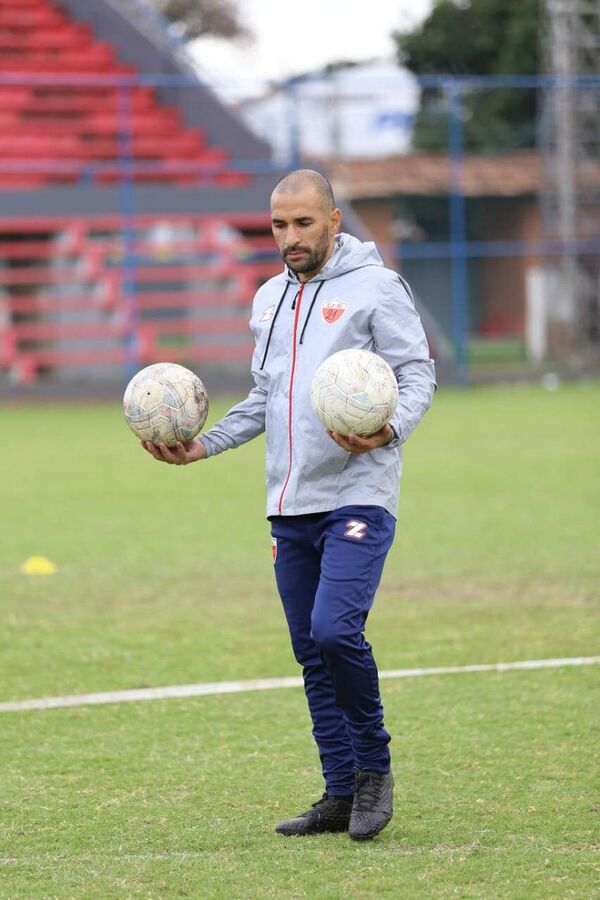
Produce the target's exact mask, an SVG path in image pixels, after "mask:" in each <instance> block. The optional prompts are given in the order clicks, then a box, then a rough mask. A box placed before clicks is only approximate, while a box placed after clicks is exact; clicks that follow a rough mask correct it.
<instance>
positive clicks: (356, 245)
mask: <svg viewBox="0 0 600 900" xmlns="http://www.w3.org/2000/svg"><path fill="white" fill-rule="evenodd" d="M383 264H384V263H383V260H382V258H381V256H380V255H379V253H378V251H377V248H376V246H375V244H374V243H373V242H372V241H359V240H358V238H355V237H353V236H352V235H351V234H345V233H344V232H342V233H341V234H336V236H335V247H334V250H333V253H332V254H331V256H330V257H329V259H328V260H327V262H326V263H325V265H324V266H323V268H322V269H321V270H320V272H317V274H316V275H314V276H313V277H312V278H311V279H310V280H311V281H328V280H329V279H330V278H337V277H338V275H345V274H346V272H353V271H354V270H355V269H361V268H362V267H363V266H383ZM285 277H286V280H287V281H292V282H295V283H297V282H298V277H297V275H296V273H295V272H292V270H291V269H290V268H289V267H288V266H286V267H285Z"/></svg>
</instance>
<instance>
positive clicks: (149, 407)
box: [123, 363, 208, 447]
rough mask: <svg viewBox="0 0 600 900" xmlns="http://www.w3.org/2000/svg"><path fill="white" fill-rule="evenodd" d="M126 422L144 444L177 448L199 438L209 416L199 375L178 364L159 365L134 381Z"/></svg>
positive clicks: (126, 405) (129, 387)
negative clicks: (178, 442)
mask: <svg viewBox="0 0 600 900" xmlns="http://www.w3.org/2000/svg"><path fill="white" fill-rule="evenodd" d="M123 412H124V414H125V420H126V422H127V424H128V425H129V427H130V428H131V430H132V431H133V433H134V434H135V435H137V437H139V438H140V440H142V441H152V442H153V443H155V444H166V445H167V447H174V446H175V444H176V443H177V441H181V442H182V443H184V444H185V443H187V441H191V439H192V438H193V437H195V436H196V435H197V434H198V432H199V431H200V429H201V428H202V426H203V425H204V423H205V422H206V417H207V416H208V397H207V394H206V390H205V388H204V385H203V384H202V382H201V381H200V379H199V378H198V376H197V375H194V373H193V372H190V370H189V369H186V368H185V367H184V366H178V365H177V364H176V363H155V364H154V365H152V366H147V367H146V368H145V369H142V370H141V371H140V372H138V373H137V375H134V377H133V378H132V379H131V381H130V382H129V384H128V385H127V388H126V389H125V395H124V397H123Z"/></svg>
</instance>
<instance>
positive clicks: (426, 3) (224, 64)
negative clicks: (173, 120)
mask: <svg viewBox="0 0 600 900" xmlns="http://www.w3.org/2000/svg"><path fill="white" fill-rule="evenodd" d="M431 5H432V0H371V2H370V3H369V2H365V0H296V2H282V0H239V2H238V6H239V9H240V12H241V16H242V18H243V20H244V21H245V22H246V23H247V25H248V26H249V27H250V28H251V29H252V31H253V32H254V34H255V40H254V42H253V43H250V44H248V45H245V46H244V45H239V44H234V43H232V42H230V41H220V40H215V39H213V38H202V39H200V40H198V41H196V42H195V44H194V45H193V47H192V48H190V49H192V52H193V56H194V58H195V59H196V60H197V62H198V64H199V66H200V69H201V71H202V72H204V73H205V74H207V75H208V76H210V77H211V79H214V81H215V82H217V83H218V84H219V85H220V86H221V88H222V89H225V90H229V92H230V93H231V95H232V96H236V95H237V96H244V95H251V94H255V93H257V92H258V91H259V90H260V86H261V85H262V84H264V83H265V82H266V81H269V80H279V79H281V78H285V77H287V76H289V75H294V74H298V73H300V72H306V71H310V70H312V69H316V68H319V67H321V66H323V65H325V64H326V63H329V62H335V61H336V60H340V59H355V60H361V59H373V58H386V57H387V58H392V57H393V54H394V44H393V42H392V40H391V38H390V35H391V34H392V32H393V31H394V30H401V31H403V30H409V29H410V28H412V27H413V26H414V25H415V24H417V23H418V22H419V21H421V20H422V19H423V18H424V17H425V16H426V15H427V13H428V12H429V10H430V8H431Z"/></svg>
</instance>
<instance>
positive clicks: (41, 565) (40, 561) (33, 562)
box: [21, 556, 56, 575]
mask: <svg viewBox="0 0 600 900" xmlns="http://www.w3.org/2000/svg"><path fill="white" fill-rule="evenodd" d="M21 572H23V574H24V575H54V573H55V572H56V566H55V565H54V563H53V562H51V561H50V560H49V559H46V557H45V556H30V557H29V559H26V560H25V562H24V563H23V565H22V566H21Z"/></svg>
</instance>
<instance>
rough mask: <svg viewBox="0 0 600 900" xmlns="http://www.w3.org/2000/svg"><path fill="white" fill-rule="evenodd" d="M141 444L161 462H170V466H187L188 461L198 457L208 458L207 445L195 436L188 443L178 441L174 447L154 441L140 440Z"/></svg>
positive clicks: (193, 460) (195, 459)
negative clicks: (154, 442)
mask: <svg viewBox="0 0 600 900" xmlns="http://www.w3.org/2000/svg"><path fill="white" fill-rule="evenodd" d="M140 444H141V445H142V447H143V448H144V450H146V451H147V452H148V453H149V454H150V456H153V457H154V459H157V460H158V461H159V462H165V463H168V464H169V465H170V466H187V464H188V463H191V462H196V461H197V460H198V459H206V455H207V454H206V447H205V446H204V444H203V443H202V441H200V440H198V439H197V438H194V439H193V440H192V441H188V442H187V444H182V443H181V442H180V441H177V443H176V444H175V446H174V447H167V445H166V444H153V443H152V441H140Z"/></svg>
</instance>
